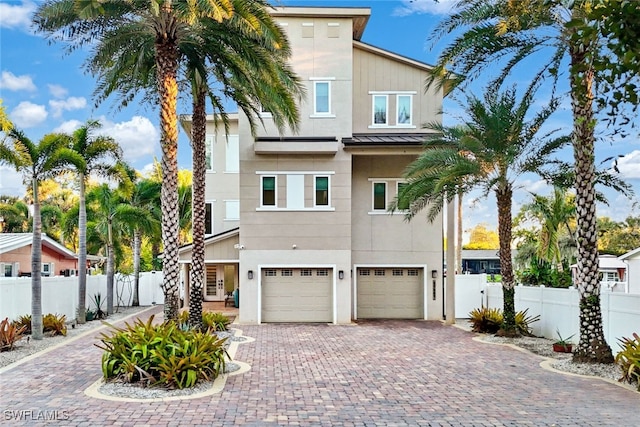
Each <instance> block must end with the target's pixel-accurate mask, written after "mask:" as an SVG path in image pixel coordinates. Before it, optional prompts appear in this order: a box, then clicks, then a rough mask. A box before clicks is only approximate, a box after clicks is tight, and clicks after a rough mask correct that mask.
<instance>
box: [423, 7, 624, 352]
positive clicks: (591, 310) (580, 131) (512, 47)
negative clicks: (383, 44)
mask: <svg viewBox="0 0 640 427" xmlns="http://www.w3.org/2000/svg"><path fill="white" fill-rule="evenodd" d="M457 6H458V10H457V11H456V12H455V13H453V14H452V15H450V16H449V17H447V18H446V19H445V20H444V21H442V22H441V23H440V24H438V25H437V27H436V29H435V31H434V32H433V35H432V36H431V39H432V40H438V39H441V38H443V37H445V36H446V37H449V35H450V34H451V33H455V32H456V31H462V34H461V35H460V36H458V37H457V38H454V39H453V41H451V42H450V43H449V45H448V46H447V47H446V48H445V49H444V51H443V52H442V53H441V54H440V56H439V58H438V61H437V64H436V66H435V67H434V69H433V73H432V75H431V77H430V78H429V79H428V80H427V84H432V83H434V82H438V83H439V84H444V82H445V81H446V80H447V79H448V78H450V77H454V76H453V74H452V73H455V77H454V78H453V80H454V84H456V83H460V82H461V81H463V80H464V79H472V78H475V77H477V76H478V75H480V73H482V74H483V75H486V71H487V69H488V68H487V67H486V65H487V64H491V67H493V68H494V69H500V67H496V65H495V64H496V63H498V64H503V68H502V71H501V73H500V75H499V76H498V78H497V82H496V84H500V82H501V81H503V80H504V78H506V76H507V75H509V73H510V72H511V70H512V69H513V68H514V67H515V66H516V65H518V64H520V63H521V62H522V61H523V60H525V59H528V60H530V61H532V60H533V61H536V63H537V64H540V68H539V70H538V72H537V73H536V75H535V76H534V77H533V80H534V81H535V80H538V79H542V78H544V77H545V76H549V77H551V79H550V81H551V82H552V84H553V90H554V91H555V88H556V83H557V81H558V78H559V77H560V76H561V75H563V73H562V71H563V70H566V68H563V67H566V64H568V70H567V71H568V77H569V86H570V96H571V106H572V114H573V139H572V144H573V152H574V161H575V164H574V169H575V182H574V188H575V191H576V213H577V230H576V240H577V242H578V269H577V277H576V282H577V284H578V289H579V291H580V340H579V343H578V346H577V349H576V351H575V352H574V356H573V359H574V360H575V361H585V362H608V363H611V362H613V355H612V353H611V348H610V347H609V345H608V344H607V343H606V341H605V339H604V333H603V330H602V313H601V310H600V283H599V281H598V247H597V222H596V204H595V201H596V193H595V189H594V181H595V180H594V178H595V163H594V159H595V152H594V141H595V136H594V128H595V117H594V112H593V105H592V104H593V88H594V83H595V79H596V77H598V76H597V75H596V73H595V69H594V67H593V64H594V61H595V60H597V58H598V56H599V55H598V52H599V49H600V46H599V40H598V33H597V31H583V30H584V28H585V25H589V24H584V23H589V22H591V21H590V20H589V19H587V17H588V13H589V10H590V7H591V1H589V0H580V1H566V0H531V1H528V2H522V1H512V0H462V1H460V2H459V3H458V5H457ZM545 55H548V56H545ZM567 58H568V61H567V60H566V59H567ZM527 66H530V63H528V64H527ZM447 67H451V69H449V70H447Z"/></svg>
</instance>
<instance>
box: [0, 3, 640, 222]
mask: <svg viewBox="0 0 640 427" xmlns="http://www.w3.org/2000/svg"><path fill="white" fill-rule="evenodd" d="M39 3H40V1H37V0H0V98H2V100H3V105H4V107H5V109H6V111H7V112H8V114H9V117H10V118H11V119H12V120H13V122H14V123H15V124H16V125H17V126H18V127H19V128H21V129H23V130H24V131H25V133H26V134H27V135H28V136H29V137H30V138H31V139H32V140H35V141H37V140H39V139H40V138H41V137H42V136H43V135H45V134H46V133H49V132H54V131H64V132H71V131H73V130H74V129H75V128H77V127H78V126H79V125H80V124H82V123H84V122H85V121H86V120H88V119H99V120H100V121H102V123H103V130H102V131H103V132H104V133H105V134H108V135H110V136H113V137H114V138H115V139H116V140H117V141H118V142H119V143H120V144H121V146H122V148H123V150H124V154H125V158H126V160H127V161H128V162H129V163H130V164H132V165H133V166H134V167H135V168H136V169H138V170H141V171H145V170H148V169H149V167H150V165H151V164H152V162H153V159H154V157H155V158H157V159H160V157H161V154H160V147H159V143H158V140H159V129H158V112H157V111H156V110H155V109H153V108H152V107H150V106H146V105H140V104H132V105H130V106H129V107H127V108H126V109H124V110H122V111H117V110H116V109H115V107H116V105H117V104H116V102H115V100H114V99H109V100H107V101H105V102H104V103H103V104H102V105H101V106H99V107H98V108H96V107H94V103H93V100H92V92H93V90H94V84H95V82H94V80H93V79H92V78H91V77H90V76H88V75H85V74H84V72H83V69H82V64H83V61H84V59H85V52H82V51H77V52H74V53H71V54H65V52H64V45H63V44H60V43H57V44H52V45H51V44H49V43H48V42H47V41H46V40H44V38H43V37H42V36H41V35H35V34H34V33H33V32H32V31H31V29H30V16H31V14H32V13H33V11H34V10H35V8H36V6H37V4H39ZM284 3H285V4H287V5H301V6H306V5H324V6H356V7H370V8H371V18H370V19H369V23H368V25H367V28H366V30H365V32H364V36H363V38H362V40H363V41H364V42H366V43H369V44H372V45H375V46H378V47H381V48H383V49H387V50H390V51H393V52H396V53H398V54H401V55H405V56H408V57H411V58H414V59H417V60H420V61H423V62H426V63H433V62H435V59H436V57H437V54H438V52H439V51H440V50H441V49H442V47H443V46H444V44H443V43H440V44H437V45H436V46H435V47H433V48H432V46H431V45H430V44H428V43H427V37H428V35H429V34H430V31H431V29H432V28H433V27H434V26H435V25H436V24H437V22H438V21H439V20H441V19H442V17H443V16H445V14H446V13H447V12H448V10H449V9H450V7H451V4H452V3H453V2H452V1H451V0H440V2H438V3H435V2H434V1H432V0H415V1H407V0H404V1H376V0H369V1H364V0H361V1H358V0H352V1H286V2H284ZM512 82H513V83H516V84H518V83H520V84H526V83H527V76H526V73H524V72H522V74H517V75H515V76H514V79H513V81H512ZM484 84H486V81H482V80H479V81H478V82H477V83H475V84H474V85H473V86H472V87H471V90H473V91H474V92H475V94H476V96H481V90H482V87H483V85H484ZM544 93H545V92H544V90H542V91H540V94H541V95H540V105H542V104H544V103H545V102H547V101H548V99H545V97H544ZM547 94H548V92H547ZM547 96H548V95H547ZM568 105H569V104H568V101H565V102H564V103H563V107H562V108H561V111H560V112H559V113H557V114H556V115H555V116H554V117H553V118H552V119H551V120H550V121H549V124H548V126H549V128H562V129H566V130H567V131H568V130H569V129H570V126H571V117H570V113H569V110H568ZM460 111H461V109H460V107H459V106H458V105H457V104H456V103H455V102H453V101H451V100H449V101H446V102H445V116H444V121H445V124H454V123H455V122H456V117H457V116H458V115H459V113H460ZM189 112H190V106H189V104H188V103H182V104H181V105H180V107H179V111H178V113H179V114H188V113H189ZM180 132H181V133H180V139H179V155H178V159H179V166H180V167H181V168H187V169H189V168H190V167H191V150H190V147H189V143H188V139H187V137H186V135H185V134H184V132H183V131H182V130H181V131H180ZM596 154H597V159H596V161H597V162H599V161H601V160H603V159H604V158H606V157H609V156H622V157H621V158H620V159H619V162H620V170H621V173H622V176H623V177H624V178H625V179H627V180H628V182H629V183H631V184H632V185H633V186H634V187H635V189H636V192H637V193H638V192H640V141H639V140H638V138H637V136H634V137H633V138H629V139H626V140H624V141H615V142H611V141H608V140H607V141H603V142H599V143H598V145H597V153H596ZM564 155H565V156H566V157H567V159H570V158H571V151H570V149H567V150H566V151H565V153H564ZM520 184H521V186H522V189H521V190H519V192H518V193H517V195H516V198H515V199H516V200H515V205H514V209H513V212H514V214H515V213H517V211H518V209H519V205H520V203H521V202H523V201H526V198H527V195H528V193H527V192H528V191H534V192H541V193H545V192H548V187H547V186H546V185H544V184H543V183H542V182H541V181H540V180H538V179H537V178H536V177H530V178H529V177H524V178H523V179H522V180H521V181H520ZM23 192H24V187H22V185H21V179H20V177H19V176H18V175H17V174H16V173H15V172H14V171H13V170H12V169H9V168H7V167H5V166H0V194H5V195H18V196H21V195H22V194H23ZM607 195H608V197H609V198H610V201H611V203H610V206H608V207H607V206H599V209H598V216H609V217H612V218H613V219H615V220H623V219H624V218H625V217H626V216H627V215H629V214H632V213H633V214H634V215H636V216H637V215H640V211H638V210H637V208H636V210H633V211H632V204H633V202H634V201H635V200H629V199H627V198H625V197H623V196H620V195H616V194H611V193H607ZM636 199H637V197H636ZM494 206H495V201H494V199H493V198H489V199H488V200H485V201H480V202H476V203H474V200H473V197H469V198H467V201H466V202H465V222H468V225H469V227H470V226H473V225H474V224H477V223H482V222H484V223H487V224H489V225H490V226H492V227H493V226H495V223H496V214H495V208H494Z"/></svg>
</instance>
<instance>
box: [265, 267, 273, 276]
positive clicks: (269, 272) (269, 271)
mask: <svg viewBox="0 0 640 427" xmlns="http://www.w3.org/2000/svg"><path fill="white" fill-rule="evenodd" d="M264 275H265V277H276V269H275V268H267V269H266V270H264Z"/></svg>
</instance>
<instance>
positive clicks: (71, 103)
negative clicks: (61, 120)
mask: <svg viewBox="0 0 640 427" xmlns="http://www.w3.org/2000/svg"><path fill="white" fill-rule="evenodd" d="M49 106H50V107H51V111H52V113H53V117H60V116H62V112H63V111H65V110H66V111H73V110H81V109H83V108H85V107H86V106H87V100H86V99H85V98H84V97H77V96H70V97H69V98H67V99H61V100H51V101H49Z"/></svg>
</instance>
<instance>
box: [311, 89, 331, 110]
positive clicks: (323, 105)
mask: <svg viewBox="0 0 640 427" xmlns="http://www.w3.org/2000/svg"><path fill="white" fill-rule="evenodd" d="M313 93H314V97H313V113H314V114H330V113H331V83H330V82H321V81H316V82H313Z"/></svg>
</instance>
